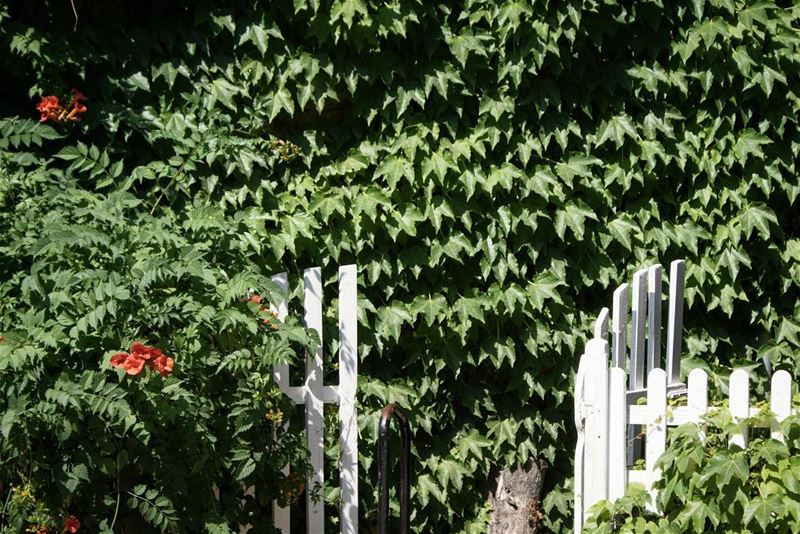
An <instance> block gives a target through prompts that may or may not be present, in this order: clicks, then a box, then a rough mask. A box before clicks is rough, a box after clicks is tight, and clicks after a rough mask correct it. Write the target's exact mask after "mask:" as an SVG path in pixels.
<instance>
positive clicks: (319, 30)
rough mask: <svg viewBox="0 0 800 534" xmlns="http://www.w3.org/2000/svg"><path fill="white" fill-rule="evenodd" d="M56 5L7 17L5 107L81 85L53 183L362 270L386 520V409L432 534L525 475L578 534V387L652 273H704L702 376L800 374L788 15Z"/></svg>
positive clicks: (692, 321)
mask: <svg viewBox="0 0 800 534" xmlns="http://www.w3.org/2000/svg"><path fill="white" fill-rule="evenodd" d="M43 4H44V6H46V9H43V7H42V6H40V5H39V4H38V3H37V4H36V5H35V6H34V5H32V4H31V5H13V6H11V7H9V6H6V7H0V39H1V40H2V41H1V42H2V47H3V51H2V58H3V59H2V63H3V64H4V69H3V70H4V71H5V80H6V81H5V82H4V84H3V87H2V89H0V94H1V95H2V102H0V115H2V116H11V115H14V116H19V115H23V116H24V115H25V113H30V115H28V116H29V117H31V118H36V114H35V111H34V109H33V108H34V104H35V101H36V99H37V98H38V97H39V96H41V95H46V94H51V93H54V92H57V91H63V92H65V91H67V90H68V89H69V88H71V87H77V88H79V89H80V90H81V91H82V92H83V93H84V94H86V95H87V96H88V97H89V100H88V102H87V106H88V108H89V111H88V112H87V114H86V117H85V119H84V121H83V122H82V123H81V124H80V126H79V127H77V128H75V129H72V130H70V131H69V132H68V133H67V134H66V135H67V136H68V140H69V143H68V145H69V146H67V148H64V149H62V150H61V152H60V153H59V155H58V156H57V161H56V162H54V165H55V166H61V168H63V169H65V172H67V173H68V174H70V175H74V176H77V177H79V179H80V180H81V183H83V184H84V187H86V188H88V189H92V190H97V191H101V192H105V191H111V190H114V189H124V190H128V191H130V192H132V193H134V194H136V195H137V196H138V197H139V198H142V199H144V200H145V202H146V203H147V204H148V206H147V208H148V209H152V210H159V209H162V207H164V206H169V207H170V208H171V209H173V210H187V211H191V210H196V209H200V206H203V205H213V206H217V207H219V208H221V209H222V210H224V211H225V212H226V213H228V214H231V215H234V214H235V215H236V216H237V217H239V218H240V220H241V221H242V222H243V224H244V225H245V227H246V231H244V232H243V233H242V238H243V239H244V240H246V241H247V242H248V243H249V246H251V247H252V248H253V250H254V251H255V252H257V253H258V254H259V255H260V258H261V261H262V262H263V263H264V264H265V265H267V266H269V267H271V268H274V269H275V270H283V269H287V268H288V269H289V270H290V271H293V272H295V273H296V272H298V271H299V269H302V268H304V267H309V266H314V265H321V266H322V267H323V273H324V274H325V276H326V278H331V279H332V277H334V276H335V273H336V266H337V265H341V264H345V263H351V262H354V263H356V264H358V266H359V273H360V277H359V282H360V296H359V297H360V302H361V308H362V309H361V310H360V316H359V320H360V332H359V336H360V342H361V362H360V369H359V372H360V374H361V377H360V381H359V392H358V402H359V411H360V417H361V420H360V427H361V444H362V445H361V448H362V451H363V458H362V472H363V476H362V487H361V495H362V507H363V510H364V512H363V515H364V519H363V522H364V524H365V525H366V524H368V523H369V519H368V517H369V516H370V513H372V512H371V511H374V508H375V499H376V488H375V487H374V485H373V481H374V480H375V477H374V468H375V464H374V462H373V459H372V454H373V446H372V444H373V443H374V442H375V439H376V430H377V429H376V421H377V414H378V410H379V408H380V407H381V406H383V405H384V404H385V403H387V402H390V401H393V402H398V403H400V405H401V406H403V407H404V408H405V409H406V410H407V411H408V413H409V414H410V416H411V423H412V427H413V434H414V436H413V448H414V450H413V455H414V462H415V467H414V471H415V473H414V474H415V486H414V490H413V492H412V507H413V509H414V515H413V518H412V525H413V529H414V531H416V532H426V533H429V532H453V533H456V532H469V533H477V532H483V531H485V529H486V521H487V520H488V517H489V516H488V513H489V512H488V509H487V508H486V505H485V502H486V493H487V491H489V490H491V489H492V487H493V482H494V477H495V476H496V474H497V472H498V470H500V469H502V468H504V467H508V466H513V465H522V464H526V463H528V462H531V461H539V462H542V463H544V464H547V465H548V466H549V467H548V470H547V478H546V489H547V496H546V497H545V499H544V501H543V503H542V505H541V507H539V512H538V513H541V517H539V516H538V515H537V517H536V518H534V520H535V521H537V522H541V523H542V524H543V526H544V527H546V528H547V529H550V530H552V531H555V532H562V531H565V530H566V529H568V528H569V527H570V525H571V520H570V517H569V516H570V506H571V496H570V495H571V489H570V488H571V485H570V482H569V479H570V477H571V469H572V454H573V446H574V430H573V428H572V423H571V421H572V398H571V388H572V379H573V373H574V369H575V367H576V366H577V362H578V358H579V355H580V353H581V350H582V347H583V343H584V340H585V339H586V337H587V335H588V333H589V328H590V325H591V321H592V319H593V317H594V316H595V315H596V313H597V312H598V311H599V309H600V308H601V307H602V306H603V305H606V304H607V303H609V302H610V296H611V292H612V290H613V288H615V287H616V285H618V284H619V283H621V282H623V281H626V280H628V279H629V277H630V275H631V273H632V272H633V271H634V270H636V269H638V268H640V267H642V266H646V265H649V264H651V263H656V262H657V263H663V264H667V263H668V262H669V261H671V260H673V259H677V258H685V259H686V260H687V304H686V305H687V312H686V320H685V321H686V327H687V333H686V337H685V352H686V356H685V357H684V359H685V364H686V365H708V366H712V367H714V366H716V365H720V364H729V363H731V362H738V363H756V362H758V361H759V360H760V356H761V355H763V354H766V355H767V356H768V357H769V358H770V359H771V361H772V363H773V365H774V366H775V367H777V368H788V369H791V370H795V369H796V367H797V358H796V356H795V354H796V351H797V350H798V346H800V339H798V333H800V309H798V308H797V302H798V300H800V299H799V297H800V263H798V261H799V260H800V216H799V215H798V211H797V202H796V200H797V196H798V193H800V183H798V177H797V172H796V171H797V170H796V161H797V150H798V143H799V142H800V130H798V123H797V113H798V110H799V109H800V99H798V95H797V94H796V90H797V83H798V72H800V69H799V67H800V34H799V33H798V25H800V8H797V7H794V6H793V5H792V3H791V2H766V3H763V2H762V3H758V4H755V3H751V2H745V1H741V0H716V1H704V0H695V1H694V2H671V1H668V0H654V1H643V2H638V1H637V2H634V1H611V0H608V1H601V0H593V1H577V0H573V1H534V2H530V1H525V0H517V1H510V2H505V1H504V2H495V1H493V0H468V1H461V2H425V1H421V0H409V1H405V0H403V1H401V0H387V1H381V2H368V1H366V0H335V1H327V0H322V1H310V2H304V1H302V0H295V1H293V2H291V1H288V0H278V1H274V2H268V3H262V2H248V1H234V2H224V3H220V2H210V1H200V2H169V3H166V2H151V3H150V2H148V3H145V4H146V5H142V4H140V3H133V4H129V3H127V2H116V1H114V2H104V3H102V5H101V4H94V3H81V2H76V7H77V11H78V15H79V18H78V20H77V22H75V20H74V15H73V13H72V10H71V7H70V6H69V2H56V1H53V0H49V1H47V2H44V3H43ZM42 13H44V15H42ZM12 15H13V16H12ZM74 25H75V28H76V29H75V30H73V26H74ZM46 143H47V142H46ZM47 146H48V145H47V144H45V148H46V147H47ZM91 147H95V148H91ZM332 313H333V312H331V314H332ZM330 319H335V317H333V315H331V316H330V317H329V320H330ZM327 337H328V339H331V336H327ZM328 354H329V356H328V358H331V359H330V362H332V361H333V360H332V357H331V356H330V354H332V352H331V351H330V350H329V351H328ZM326 380H328V381H329V382H331V381H335V375H334V374H333V373H332V374H331V378H329V379H326ZM330 439H331V441H332V442H333V441H334V439H335V438H334V437H333V436H332V435H331V437H330ZM329 465H331V466H332V465H334V464H333V463H332V462H329ZM329 498H330V499H331V500H332V502H333V501H335V499H336V494H335V492H329ZM333 510H334V509H333V508H331V512H330V513H329V514H328V515H329V516H332V519H331V521H334V522H335V515H336V514H335V512H334V511H333Z"/></svg>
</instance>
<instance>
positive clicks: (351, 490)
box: [272, 265, 358, 534]
mask: <svg viewBox="0 0 800 534" xmlns="http://www.w3.org/2000/svg"><path fill="white" fill-rule="evenodd" d="M356 276H357V273H356V266H355V265H345V266H342V267H339V385H338V386H329V385H324V384H323V383H322V377H323V369H322V361H323V360H322V347H323V345H322V273H321V270H320V268H319V267H315V268H313V269H306V270H305V271H304V272H303V294H304V298H303V307H304V317H305V324H306V326H307V327H308V328H312V329H314V330H316V331H317V332H318V333H319V337H320V345H319V348H318V350H317V352H316V354H310V355H308V357H307V358H306V379H305V383H304V384H303V385H301V386H292V385H290V384H289V366H288V364H284V365H279V366H277V367H276V368H275V371H274V376H275V381H276V382H277V384H278V386H279V387H280V389H281V391H282V392H283V393H284V394H285V395H287V396H288V397H289V398H291V399H292V401H294V402H295V403H296V404H303V405H305V408H306V410H305V411H306V434H307V437H308V451H309V455H310V458H309V462H310V464H311V467H312V471H311V473H310V474H309V476H308V480H307V481H306V488H307V490H306V508H307V522H306V532H307V534H323V533H324V526H325V512H324V500H323V499H322V498H319V499H317V500H314V499H312V498H311V497H312V492H311V490H312V489H313V488H314V487H317V486H318V487H320V488H321V487H322V485H323V481H324V479H325V473H324V469H323V460H324V443H323V438H324V433H323V430H324V429H323V405H324V404H330V403H333V404H338V405H339V424H340V429H339V448H340V451H341V452H340V458H339V473H340V475H339V477H340V479H339V483H340V488H341V508H340V513H339V519H340V526H341V533H342V534H356V533H357V532H358V427H357V425H356V406H355V397H356V381H357V377H358V351H357V348H358V328H357V326H358V303H357V298H356ZM272 281H273V282H275V283H276V284H277V285H278V287H280V289H281V291H282V293H283V294H284V295H285V296H288V294H289V283H288V278H287V275H286V273H281V274H278V275H276V276H274V277H273V278H272ZM287 300H288V298H284V299H283V300H282V301H281V302H279V303H278V304H277V309H276V311H277V313H278V318H279V319H281V320H283V319H284V318H285V317H286V315H287V314H288V305H287ZM284 473H286V474H289V466H288V465H287V466H286V467H285V468H284ZM272 510H273V518H274V525H275V527H277V528H278V529H280V531H281V532H282V533H283V534H289V525H290V523H289V508H287V507H281V506H280V505H279V504H278V503H277V502H274V503H273V505H272Z"/></svg>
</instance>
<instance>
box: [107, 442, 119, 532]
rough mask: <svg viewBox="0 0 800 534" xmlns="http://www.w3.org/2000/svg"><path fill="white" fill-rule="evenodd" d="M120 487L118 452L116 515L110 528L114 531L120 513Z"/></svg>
mask: <svg viewBox="0 0 800 534" xmlns="http://www.w3.org/2000/svg"><path fill="white" fill-rule="evenodd" d="M120 493H121V492H120V488H119V454H117V505H116V507H115V508H114V517H113V518H112V519H111V526H110V527H109V530H110V531H111V532H114V525H115V524H116V523H117V515H118V514H119V499H120Z"/></svg>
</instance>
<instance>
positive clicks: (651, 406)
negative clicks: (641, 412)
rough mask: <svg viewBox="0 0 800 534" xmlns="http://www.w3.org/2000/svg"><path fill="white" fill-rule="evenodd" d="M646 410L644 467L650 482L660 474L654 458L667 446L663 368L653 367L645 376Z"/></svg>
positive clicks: (665, 382) (664, 376) (665, 391)
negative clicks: (648, 474)
mask: <svg viewBox="0 0 800 534" xmlns="http://www.w3.org/2000/svg"><path fill="white" fill-rule="evenodd" d="M647 411H648V419H649V421H648V423H647V444H646V446H645V468H646V470H647V471H648V472H649V473H650V482H651V484H652V482H654V481H656V480H658V478H659V477H660V476H661V472H660V469H657V468H656V460H658V458H659V457H660V456H661V455H662V454H664V450H665V449H666V448H667V373H666V372H665V371H664V370H663V369H653V370H652V371H650V374H649V375H648V376H647ZM649 487H651V486H648V488H649Z"/></svg>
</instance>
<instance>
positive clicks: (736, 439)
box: [728, 369, 750, 449]
mask: <svg viewBox="0 0 800 534" xmlns="http://www.w3.org/2000/svg"><path fill="white" fill-rule="evenodd" d="M729 390H730V400H729V401H728V405H729V408H730V411H731V415H732V416H733V418H734V420H735V421H736V422H737V423H738V424H739V430H740V431H739V432H738V433H736V434H733V435H732V436H731V438H730V442H729V444H730V445H738V446H739V447H741V448H742V449H744V448H745V447H746V446H747V438H748V431H747V425H746V423H745V422H744V420H745V419H747V417H749V416H750V375H749V374H747V371H745V370H744V369H736V370H735V371H734V372H732V373H731V378H730V387H729Z"/></svg>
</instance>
